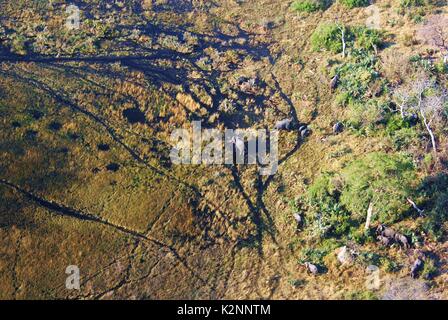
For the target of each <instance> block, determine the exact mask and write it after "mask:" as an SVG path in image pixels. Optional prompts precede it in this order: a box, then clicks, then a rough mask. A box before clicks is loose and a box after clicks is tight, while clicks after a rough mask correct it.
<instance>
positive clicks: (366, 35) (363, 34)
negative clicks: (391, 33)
mask: <svg viewBox="0 0 448 320" xmlns="http://www.w3.org/2000/svg"><path fill="white" fill-rule="evenodd" d="M352 32H353V34H354V36H355V39H356V40H355V45H356V46H357V47H358V48H360V49H365V50H371V49H375V48H378V47H379V46H380V45H381V43H382V42H383V35H382V33H381V32H380V31H378V30H375V29H370V28H367V27H364V26H361V27H354V28H352Z"/></svg>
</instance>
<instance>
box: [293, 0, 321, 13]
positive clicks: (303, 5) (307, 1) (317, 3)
mask: <svg viewBox="0 0 448 320" xmlns="http://www.w3.org/2000/svg"><path fill="white" fill-rule="evenodd" d="M328 5H329V1H326V0H297V1H295V2H293V4H292V9H293V10H296V11H300V12H308V13H310V12H315V11H318V10H325V9H326V8H328Z"/></svg>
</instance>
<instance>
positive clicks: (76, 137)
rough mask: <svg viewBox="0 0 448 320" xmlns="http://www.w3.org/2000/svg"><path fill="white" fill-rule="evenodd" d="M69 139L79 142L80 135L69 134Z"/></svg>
mask: <svg viewBox="0 0 448 320" xmlns="http://www.w3.org/2000/svg"><path fill="white" fill-rule="evenodd" d="M68 137H69V138H70V139H72V140H73V141H76V140H78V139H79V138H80V136H79V134H77V133H69V134H68Z"/></svg>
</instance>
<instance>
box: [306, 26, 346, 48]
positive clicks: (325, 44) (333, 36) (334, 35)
mask: <svg viewBox="0 0 448 320" xmlns="http://www.w3.org/2000/svg"><path fill="white" fill-rule="evenodd" d="M341 30H345V32H346V34H347V35H346V38H347V39H346V41H348V40H349V36H350V35H349V32H348V29H347V28H346V27H345V26H343V25H339V24H323V25H320V26H318V27H317V28H316V30H315V31H314V32H313V34H312V36H311V47H312V48H313V50H316V51H318V50H322V49H325V50H328V51H330V52H333V53H340V52H342V40H341Z"/></svg>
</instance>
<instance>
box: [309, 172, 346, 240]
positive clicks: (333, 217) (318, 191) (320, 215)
mask: <svg viewBox="0 0 448 320" xmlns="http://www.w3.org/2000/svg"><path fill="white" fill-rule="evenodd" d="M307 199H308V205H309V207H310V212H311V214H312V215H313V220H312V221H311V225H310V230H311V233H312V235H313V236H317V237H319V238H328V237H341V236H344V235H347V233H349V231H350V229H351V228H352V227H353V221H352V219H351V217H350V213H349V212H348V211H347V210H346V209H345V208H344V207H343V206H342V205H341V204H340V203H339V201H338V192H337V190H336V187H335V185H334V183H333V182H332V175H330V174H323V175H321V176H320V177H318V178H317V179H316V181H315V182H314V183H313V184H312V185H311V186H310V187H309V188H308V191H307Z"/></svg>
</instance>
